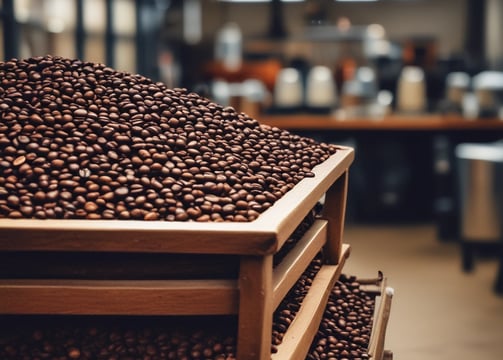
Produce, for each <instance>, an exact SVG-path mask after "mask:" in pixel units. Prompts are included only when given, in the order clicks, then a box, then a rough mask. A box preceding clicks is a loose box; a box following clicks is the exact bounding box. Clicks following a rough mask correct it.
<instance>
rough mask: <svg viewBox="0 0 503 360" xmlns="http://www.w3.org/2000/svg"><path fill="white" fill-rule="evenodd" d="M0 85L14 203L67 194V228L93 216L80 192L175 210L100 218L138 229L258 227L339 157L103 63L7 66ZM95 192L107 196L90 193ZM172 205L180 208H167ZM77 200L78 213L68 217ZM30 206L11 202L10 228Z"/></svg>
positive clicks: (62, 202)
mask: <svg viewBox="0 0 503 360" xmlns="http://www.w3.org/2000/svg"><path fill="white" fill-rule="evenodd" d="M0 79H2V80H1V81H0V119H2V121H1V123H0V168H1V170H2V171H1V175H0V179H3V181H4V182H5V180H6V178H7V177H9V176H14V177H15V181H9V185H5V188H6V189H7V190H8V191H9V194H12V195H15V196H17V197H20V196H21V195H27V196H28V198H29V200H33V201H35V202H36V201H41V200H35V199H34V195H35V193H36V192H37V191H38V190H43V191H45V192H47V191H55V190H58V191H59V192H58V193H57V196H56V198H51V200H50V201H51V202H53V203H55V204H56V205H57V206H58V207H59V208H61V209H64V210H63V211H64V214H63V217H64V218H74V217H82V216H84V214H88V213H89V211H88V210H87V209H85V208H84V206H85V204H86V201H84V202H82V201H76V197H75V199H73V198H68V197H64V195H63V194H65V192H71V193H74V194H75V195H81V196H83V197H84V198H86V199H87V200H92V201H93V202H94V201H95V200H97V199H99V198H103V199H105V200H106V202H107V203H110V204H117V203H118V202H120V201H123V200H124V199H126V197H128V196H133V197H138V196H140V195H143V196H147V195H149V194H155V196H154V197H155V198H157V199H162V200H163V201H162V202H161V201H154V200H155V199H150V200H151V201H149V202H145V203H142V204H139V203H137V202H135V201H127V209H122V208H121V207H119V206H99V208H98V209H95V210H93V211H92V213H96V214H99V215H100V216H101V217H102V218H106V219H111V218H121V219H124V218H129V217H127V216H125V213H124V211H128V213H129V215H130V216H132V217H133V218H135V219H140V218H141V219H144V218H145V219H150V220H153V219H156V220H166V221H203V220H206V221H253V220H254V219H256V218H257V217H258V216H259V214H260V213H262V212H263V211H265V210H266V209H267V208H269V207H270V206H271V205H272V204H273V203H274V202H275V201H277V200H278V199H279V198H281V197H282V196H283V195H284V194H285V193H286V192H287V191H289V190H290V189H291V188H292V187H293V186H294V185H295V184H296V183H298V182H299V181H301V180H302V179H303V178H305V177H310V176H313V172H312V168H313V167H314V166H315V165H317V164H319V163H321V162H323V161H325V160H326V159H327V158H328V157H329V156H331V155H332V154H333V153H335V152H336V151H337V147H336V146H335V145H328V144H324V143H318V142H316V141H314V140H313V139H309V138H305V137H301V136H298V135H294V134H291V133H289V132H288V131H284V130H280V129H278V128H274V127H270V126H266V125H261V124H259V122H258V121H257V120H255V119H252V118H250V117H249V116H247V115H246V114H243V113H238V112H237V111H235V110H234V109H233V108H231V107H227V108H223V107H222V106H220V105H218V104H215V103H212V102H211V101H210V100H208V99H206V98H203V97H201V96H199V95H197V94H195V93H191V92H189V91H187V90H185V89H168V88H166V87H165V86H164V85H163V84H161V83H154V82H152V81H151V80H149V79H147V78H145V77H142V76H140V75H132V74H128V73H125V72H119V71H115V70H113V69H110V68H108V67H106V66H105V65H102V64H96V63H91V62H82V61H79V60H70V59H65V58H61V57H52V56H45V57H35V58H30V59H25V60H17V59H13V60H10V61H7V62H2V63H0ZM2 177H3V178H2ZM37 185H38V188H37ZM94 185H97V186H99V188H98V189H94V190H90V187H91V186H94ZM138 185H141V187H135V188H133V186H138ZM177 186H181V189H184V190H183V193H182V194H179V191H180V190H177V189H176V187H177ZM82 188H83V189H88V191H89V192H97V193H98V195H97V196H96V195H95V194H94V195H93V196H92V198H91V197H89V196H86V194H85V193H84V192H83V191H81V189H82ZM133 189H134V190H133ZM166 189H168V190H171V191H168V192H163V191H164V190H166ZM110 194H112V195H113V196H111V195H110ZM188 194H191V195H192V196H193V197H194V199H192V198H190V196H188ZM180 196H181V197H180ZM206 197H208V198H207V199H208V201H209V202H210V203H212V204H214V206H211V207H208V206H203V205H204V202H201V201H200V200H199V199H206ZM171 200H174V201H175V205H176V206H169V207H166V206H165V204H166V203H170V201H171ZM68 202H70V204H71V205H72V206H73V207H74V209H72V210H67V209H70V207H69V206H68V205H69V204H68ZM178 202H180V203H178ZM20 206H22V204H21V203H16V202H8V203H7V204H4V206H2V207H1V208H0V218H2V217H18V216H19V214H20V213H22V214H23V216H26V217H29V215H28V214H30V212H29V211H26V208H24V211H21V209H20ZM23 206H24V205H23ZM135 207H139V208H135ZM144 207H145V208H144ZM189 208H190V209H191V210H190V211H189ZM105 210H106V211H107V213H106V216H105V213H104V211H105ZM43 211H46V208H45V207H42V208H41V209H37V211H35V212H34V213H33V214H34V215H32V216H37V217H42V215H41V214H40V212H43ZM154 214H155V215H154ZM206 215H208V216H206ZM53 216H55V213H53V212H47V213H46V214H45V215H44V217H45V218H52V217H53ZM93 217H95V216H94V215H93Z"/></svg>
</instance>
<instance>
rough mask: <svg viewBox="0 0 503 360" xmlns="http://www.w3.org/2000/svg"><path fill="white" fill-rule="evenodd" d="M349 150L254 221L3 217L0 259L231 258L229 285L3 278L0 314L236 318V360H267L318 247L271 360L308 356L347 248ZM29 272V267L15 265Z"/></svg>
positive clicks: (222, 281)
mask: <svg viewBox="0 0 503 360" xmlns="http://www.w3.org/2000/svg"><path fill="white" fill-rule="evenodd" d="M353 158H354V152H353V150H352V149H351V148H347V147H341V148H340V149H339V150H338V151H337V152H336V153H335V154H334V155H332V156H331V157H330V158H329V159H327V160H326V161H325V162H323V163H322V164H320V165H318V166H316V167H315V168H314V169H313V172H314V173H315V177H314V178H305V179H303V180H302V181H301V182H300V183H298V184H297V185H296V186H295V187H294V188H293V189H292V190H290V191H289V192H288V193H286V194H285V195H284V196H283V197H282V198H281V199H279V200H278V201H277V202H276V203H275V204H274V205H273V206H272V207H270V208H269V209H268V210H266V211H265V212H264V213H263V214H261V215H260V216H259V217H258V218H257V219H256V220H255V221H253V222H249V223H228V222H227V223H197V222H145V221H126V220H34V219H33V220H32V219H19V220H12V219H0V253H4V254H8V253H23V252H36V253H40V254H42V256H43V254H45V253H47V254H48V253H61V252H77V253H90V252H100V253H103V252H104V253H135V254H137V253H157V254H159V253H161V254H180V255H181V254H185V255H188V256H189V257H190V256H191V254H206V255H208V256H212V255H216V256H219V255H222V254H225V255H230V256H233V257H234V256H235V257H237V258H238V259H237V260H238V262H239V270H238V273H237V274H236V277H235V278H231V279H204V280H201V279H190V280H177V279H169V280H92V279H91V280H90V279H58V278H44V279H4V280H0V313H2V314H65V315H70V314H84V315H91V314H93V315H105V314H107V315H224V314H236V315H237V316H238V343H237V358H238V359H239V360H252V359H253V360H259V359H260V360H265V359H271V350H270V345H271V333H272V314H273V312H274V310H275V309H276V307H277V306H278V305H279V303H280V302H281V300H282V299H283V298H284V297H285V295H286V294H287V292H288V291H289V289H290V288H291V287H292V286H293V285H294V284H295V282H296V281H297V280H298V278H299V277H300V275H301V274H302V273H303V272H304V270H305V269H306V267H307V266H308V265H309V263H310V262H311V261H312V259H313V257H314V256H315V255H316V254H317V253H318V252H319V251H320V250H321V249H323V251H324V258H325V263H326V264H325V265H323V266H322V268H321V270H320V271H319V273H318V274H317V276H316V277H315V279H314V281H313V284H312V286H311V289H310V291H309V293H308V294H307V296H306V298H305V300H304V302H303V305H302V307H301V311H299V313H298V315H297V317H296V319H295V321H294V322H293V323H292V324H291V326H290V328H289V329H288V332H287V334H286V335H285V337H284V342H283V344H282V345H280V346H279V348H278V353H276V354H274V356H273V358H274V359H276V360H277V359H285V360H286V359H304V358H305V356H306V354H307V351H308V350H309V346H310V344H311V342H312V340H313V338H314V335H315V333H316V331H317V328H318V326H319V323H320V320H321V317H322V316H323V312H324V307H325V305H326V302H327V299H328V295H329V293H330V289H331V288H332V287H333V286H334V283H335V281H336V280H337V279H338V277H339V275H340V273H341V270H342V267H343V265H344V262H345V259H346V258H347V257H348V256H349V251H350V247H349V245H343V244H342V235H343V226H344V213H345V207H346V195H347V186H348V169H349V167H350V165H351V163H352V161H353ZM324 195H325V201H324V207H323V212H322V218H320V219H317V220H315V222H314V224H313V225H312V226H311V228H310V229H309V230H308V231H307V232H306V233H305V235H304V236H303V238H302V239H301V240H300V242H299V243H298V244H297V245H296V246H295V248H294V249H293V250H292V251H290V252H289V253H288V255H287V256H286V257H285V258H284V259H283V261H282V262H281V263H280V264H279V265H278V266H276V267H275V268H274V269H273V256H274V254H275V253H276V252H278V250H279V249H280V248H281V247H282V245H283V244H284V243H285V241H286V240H287V239H288V238H289V237H290V235H291V234H292V233H293V231H294V230H295V228H296V227H297V226H298V225H299V224H300V223H301V222H302V220H303V219H304V217H305V216H306V215H307V214H308V213H309V211H310V210H311V209H312V208H313V207H314V206H315V205H316V203H317V202H318V201H319V200H320V198H322V197H323V196H324ZM19 266H23V264H19Z"/></svg>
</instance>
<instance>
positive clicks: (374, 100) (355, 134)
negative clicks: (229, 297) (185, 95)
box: [0, 0, 503, 239]
mask: <svg viewBox="0 0 503 360" xmlns="http://www.w3.org/2000/svg"><path fill="white" fill-rule="evenodd" d="M0 4H1V5H2V13H1V15H2V18H1V21H2V26H1V27H0V31H2V32H3V34H2V36H1V37H0V41H1V42H2V43H1V44H0V58H1V59H9V58H12V57H20V58H27V57H31V56H36V55H44V54H53V55H60V56H64V57H70V58H80V59H83V60H86V61H94V62H102V63H106V64H107V65H109V66H111V67H113V68H116V69H119V70H124V71H129V72H135V73H140V74H143V75H146V76H148V77H150V78H152V79H155V80H158V81H162V82H164V83H165V84H167V85H168V86H169V87H185V88H188V89H190V90H192V91H196V92H198V93H200V94H203V95H205V96H208V97H210V98H212V99H213V100H215V101H217V102H219V103H221V104H223V105H231V106H234V107H236V108H238V109H239V110H241V111H244V112H246V113H248V114H249V115H251V116H253V117H255V118H257V119H258V120H259V121H261V122H263V123H265V124H270V125H273V126H278V127H281V128H285V129H288V130H291V131H294V132H298V133H301V134H304V135H307V136H311V137H315V138H317V139H319V140H322V141H328V142H333V143H338V144H345V145H349V146H352V147H355V149H356V154H357V160H356V162H355V164H354V167H352V171H351V177H350V178H351V180H350V191H349V201H348V211H347V220H348V221H349V222H356V223H410V222H413V223H417V222H419V223H421V222H432V223H434V224H435V225H436V229H437V234H438V237H439V238H440V239H452V238H459V236H461V235H460V228H461V226H460V218H461V217H462V216H469V217H473V216H475V214H471V213H469V212H470V211H471V212H473V213H475V210H473V209H474V206H468V210H467V211H468V213H465V214H463V213H462V209H463V208H466V202H467V201H469V200H470V199H472V198H473V197H470V196H469V195H471V192H476V191H478V190H477V189H478V188H484V189H486V190H487V189H488V188H489V185H487V184H489V183H491V184H492V183H493V182H495V181H493V180H494V179H493V178H494V177H495V176H496V171H495V170H494V169H493V167H492V165H490V164H489V165H487V166H486V167H485V168H484V167H483V166H482V165H479V168H480V169H482V170H479V172H478V173H477V174H479V176H478V177H477V178H475V177H476V176H475V175H473V170H471V169H472V168H470V169H468V170H467V171H468V173H467V174H468V175H466V176H465V180H466V177H467V176H468V180H467V181H465V182H464V183H462V184H461V181H460V177H461V175H460V174H459V173H460V171H458V170H459V169H458V163H463V164H465V165H466V164H468V163H470V162H477V161H479V160H480V159H479V160H477V159H471V158H470V156H471V155H469V156H465V157H464V158H460V157H457V156H456V151H455V150H456V147H457V146H458V145H460V144H462V143H484V144H486V145H487V146H488V147H500V145H501V144H499V143H498V140H500V139H502V138H503V121H502V120H503V106H502V105H503V43H502V42H501V37H502V35H503V2H502V1H500V0H378V1H347V0H346V1H343V0H305V1H286V0H285V1H279V0H272V1H271V0H270V1H258V0H255V1H251V0H249V1H243V0H241V1H237V0H234V1H230V0H227V1H224V0H221V1H217V0H185V1H181V0H74V1H68V0H3V1H1V2H0ZM463 166H464V165H463ZM466 166H470V164H468V165H466ZM481 172H484V174H483V175H484V176H483V177H482V178H481V176H480V174H481ZM470 176H471V177H473V178H474V179H471V178H470ZM500 183H501V182H500ZM486 185H487V186H486ZM495 191H496V190H494V189H493V188H490V189H489V190H487V191H486V196H485V197H484V199H485V200H483V201H482V200H481V201H479V202H482V204H478V205H477V206H479V205H480V206H479V208H480V209H482V210H483V211H482V210H480V211H479V210H477V214H479V213H483V214H484V213H492V214H499V213H500V212H499V210H498V209H495V207H497V205H498V204H495V201H494V196H493V195H494V194H495ZM476 198H477V199H479V200H480V197H477V196H476ZM467 214H468V215H467ZM484 216H485V215H484ZM493 217H494V216H493ZM475 223H477V222H476V221H475ZM473 226H477V225H473ZM488 226H492V227H493V228H494V229H493V230H494V231H493V232H492V234H490V236H491V237H494V234H499V228H498V226H499V218H498V216H496V220H495V222H494V223H493V224H490V225H488ZM489 232H490V231H489ZM475 233H477V230H475ZM483 235H484V234H483ZM484 236H485V235H484Z"/></svg>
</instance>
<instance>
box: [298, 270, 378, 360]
mask: <svg viewBox="0 0 503 360" xmlns="http://www.w3.org/2000/svg"><path fill="white" fill-rule="evenodd" d="M374 308H375V296H374V295H372V294H368V293H366V292H365V291H362V290H361V289H360V283H359V282H358V281H357V279H356V277H355V276H346V275H344V274H342V275H341V277H340V278H339V281H337V283H336V285H335V287H334V288H333V290H332V292H331V293H330V297H329V300H328V304H327V307H326V308H325V314H324V317H323V320H322V321H321V324H320V327H319V329H318V333H317V334H316V337H315V339H314V341H313V344H312V346H311V349H310V351H309V354H308V356H307V358H306V359H308V360H319V359H327V360H347V359H353V360H357V359H368V358H369V354H368V345H369V340H370V333H371V331H372V321H373V315H374Z"/></svg>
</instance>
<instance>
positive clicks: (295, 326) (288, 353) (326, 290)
mask: <svg viewBox="0 0 503 360" xmlns="http://www.w3.org/2000/svg"><path fill="white" fill-rule="evenodd" d="M349 251H350V247H349V245H346V244H345V245H344V246H343V252H342V254H341V258H340V259H339V262H338V265H324V266H323V267H322V268H321V269H320V271H319V272H318V274H317V275H316V277H315V278H314V280H313V283H312V284H311V288H310V289H309V292H308V293H307V295H306V297H305V298H304V301H303V302H302V305H301V307H300V309H299V311H298V313H297V316H296V317H295V319H294V320H293V321H292V323H291V324H290V327H289V328H288V330H287V332H286V334H285V335H284V337H283V342H282V343H281V344H280V345H279V346H278V352H277V353H276V354H272V356H271V358H272V360H304V359H305V358H306V354H307V352H308V351H309V347H310V345H311V343H312V341H313V339H314V336H315V335H316V331H317V330H318V327H319V326H320V322H321V319H322V317H323V314H324V312H325V307H326V304H327V301H328V298H329V296H330V292H331V291H332V288H333V287H334V285H335V282H336V281H337V279H338V278H339V276H340V274H341V271H342V268H343V266H344V263H345V259H346V258H347V257H348V256H349Z"/></svg>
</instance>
